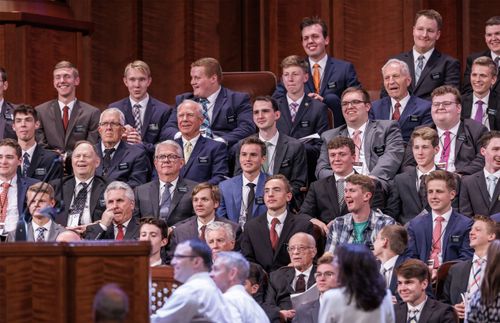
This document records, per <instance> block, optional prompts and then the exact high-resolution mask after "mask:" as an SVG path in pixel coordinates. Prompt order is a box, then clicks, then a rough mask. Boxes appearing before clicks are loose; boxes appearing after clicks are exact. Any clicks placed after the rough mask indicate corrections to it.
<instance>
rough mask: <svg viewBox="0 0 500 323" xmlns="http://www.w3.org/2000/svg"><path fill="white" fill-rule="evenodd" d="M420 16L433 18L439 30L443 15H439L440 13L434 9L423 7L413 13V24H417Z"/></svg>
mask: <svg viewBox="0 0 500 323" xmlns="http://www.w3.org/2000/svg"><path fill="white" fill-rule="evenodd" d="M422 16H424V17H426V18H429V19H432V20H435V21H436V23H437V26H438V30H441V28H442V27H443V17H441V14H440V13H439V12H437V11H436V10H434V9H425V10H420V11H419V12H417V14H416V15H415V23H414V25H416V24H417V20H418V18H420V17H422Z"/></svg>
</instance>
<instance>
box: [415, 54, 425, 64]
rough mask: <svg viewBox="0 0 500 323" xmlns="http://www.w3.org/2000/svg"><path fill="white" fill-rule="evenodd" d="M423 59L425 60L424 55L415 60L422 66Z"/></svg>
mask: <svg viewBox="0 0 500 323" xmlns="http://www.w3.org/2000/svg"><path fill="white" fill-rule="evenodd" d="M424 59H425V57H424V55H420V56H419V57H418V58H417V60H418V63H419V64H423V63H424Z"/></svg>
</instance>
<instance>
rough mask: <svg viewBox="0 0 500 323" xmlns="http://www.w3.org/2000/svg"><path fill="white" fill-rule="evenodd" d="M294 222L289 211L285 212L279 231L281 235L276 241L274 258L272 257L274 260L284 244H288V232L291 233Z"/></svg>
mask: <svg viewBox="0 0 500 323" xmlns="http://www.w3.org/2000/svg"><path fill="white" fill-rule="evenodd" d="M294 222H295V219H294V218H293V214H292V213H291V212H290V211H287V215H286V218H285V223H283V229H282V230H281V234H280V237H279V240H278V245H277V246H276V250H275V252H274V257H273V259H274V260H276V256H278V254H279V250H280V249H281V248H282V247H283V245H284V244H285V243H286V242H288V238H289V236H290V232H291V231H292V228H293V224H294Z"/></svg>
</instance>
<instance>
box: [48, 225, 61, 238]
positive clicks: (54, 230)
mask: <svg viewBox="0 0 500 323" xmlns="http://www.w3.org/2000/svg"><path fill="white" fill-rule="evenodd" d="M58 235H59V229H58V227H57V225H56V223H55V222H54V221H52V223H51V224H50V230H49V236H48V237H47V240H48V241H55V240H56V238H57V236H58Z"/></svg>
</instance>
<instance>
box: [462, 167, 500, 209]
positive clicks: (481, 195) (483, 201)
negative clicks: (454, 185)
mask: <svg viewBox="0 0 500 323" xmlns="http://www.w3.org/2000/svg"><path fill="white" fill-rule="evenodd" d="M487 187H488V186H487V183H486V178H485V177H484V171H483V170H480V171H479V172H477V173H474V174H472V175H470V176H465V177H464V178H463V179H462V185H461V189H460V213H462V214H463V215H467V216H469V217H472V216H474V215H478V214H481V215H486V216H488V215H493V214H495V213H500V181H498V182H497V185H496V187H495V191H494V192H493V198H492V199H491V200H490V195H489V193H488V188H487Z"/></svg>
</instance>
